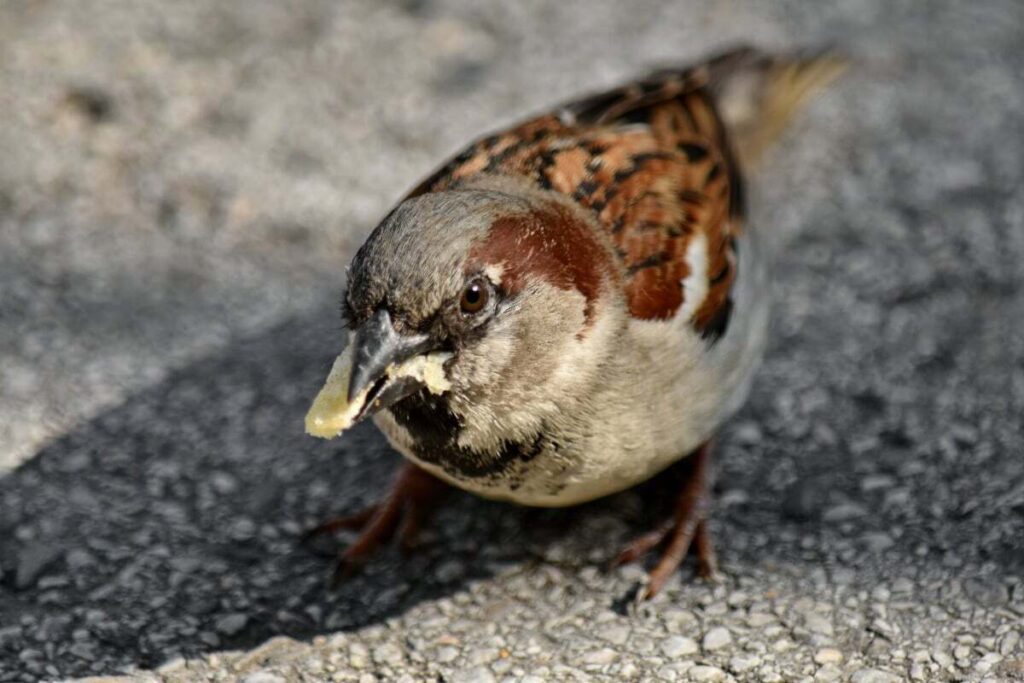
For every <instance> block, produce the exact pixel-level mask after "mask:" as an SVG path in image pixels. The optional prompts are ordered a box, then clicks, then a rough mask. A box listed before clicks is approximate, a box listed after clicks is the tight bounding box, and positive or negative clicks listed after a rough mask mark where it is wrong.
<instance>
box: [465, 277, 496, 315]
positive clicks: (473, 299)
mask: <svg viewBox="0 0 1024 683" xmlns="http://www.w3.org/2000/svg"><path fill="white" fill-rule="evenodd" d="M489 298H490V293H489V292H488V288H487V284H486V283H485V282H484V281H483V280H480V279H476V280H473V281H472V282H470V283H469V284H468V285H466V288H465V289H464V290H462V298H461V299H460V300H459V308H460V309H462V312H463V313H467V314H469V315H472V314H474V313H479V312H480V311H482V310H483V308H484V306H486V305H487V300H488V299H489Z"/></svg>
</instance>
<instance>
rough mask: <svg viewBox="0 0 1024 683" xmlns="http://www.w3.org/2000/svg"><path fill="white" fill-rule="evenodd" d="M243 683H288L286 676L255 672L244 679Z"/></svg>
mask: <svg viewBox="0 0 1024 683" xmlns="http://www.w3.org/2000/svg"><path fill="white" fill-rule="evenodd" d="M242 683H287V681H286V680H285V678H284V676H279V675H278V674H276V673H273V672H271V671H255V672H253V673H251V674H248V675H247V676H245V677H243V678H242Z"/></svg>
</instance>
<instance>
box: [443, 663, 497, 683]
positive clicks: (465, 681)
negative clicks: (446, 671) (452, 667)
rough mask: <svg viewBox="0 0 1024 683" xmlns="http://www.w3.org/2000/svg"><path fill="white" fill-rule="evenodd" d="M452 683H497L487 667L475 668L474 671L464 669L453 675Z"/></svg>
mask: <svg viewBox="0 0 1024 683" xmlns="http://www.w3.org/2000/svg"><path fill="white" fill-rule="evenodd" d="M447 680H450V681H451V682H452V683H495V680H496V679H495V678H494V674H492V673H491V671H490V669H488V668H487V667H486V666H475V667H473V668H472V669H463V670H462V671H457V672H455V673H454V674H452V675H451V677H450V678H448V679H447Z"/></svg>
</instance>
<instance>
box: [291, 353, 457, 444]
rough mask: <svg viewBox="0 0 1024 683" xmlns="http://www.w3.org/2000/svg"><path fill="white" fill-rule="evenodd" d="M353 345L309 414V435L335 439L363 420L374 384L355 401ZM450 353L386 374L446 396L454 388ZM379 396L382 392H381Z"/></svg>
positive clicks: (336, 365) (424, 356)
mask: <svg viewBox="0 0 1024 683" xmlns="http://www.w3.org/2000/svg"><path fill="white" fill-rule="evenodd" d="M352 348H353V347H352V345H351V344H349V345H348V346H347V347H345V350H344V351H342V352H341V355H340V356H338V358H337V359H336V360H335V361H334V365H333V367H331V372H330V374H328V375H327V380H326V381H325V382H324V386H323V388H322V389H320V393H318V394H317V396H316V398H315V399H314V400H313V405H312V406H310V408H309V412H308V413H306V433H307V434H309V435H311V436H317V437H320V438H321V439H333V438H334V437H336V436H340V435H341V433H342V432H344V431H345V430H346V429H348V428H349V427H351V426H352V425H353V424H355V423H356V422H357V421H358V420H359V418H360V417H361V413H362V411H363V407H364V406H365V404H366V399H367V396H368V395H369V393H370V391H371V390H372V389H373V385H372V384H371V385H370V386H367V387H366V388H365V389H363V390H362V391H361V392H360V393H359V394H358V395H357V396H356V397H355V398H354V399H353V400H352V401H351V402H349V400H348V386H349V382H350V379H351V376H352ZM451 357H452V354H450V353H444V352H437V353H428V354H422V355H419V356H413V357H412V358H410V359H408V360H406V361H403V362H402V363H399V364H397V365H389V366H388V369H387V370H386V371H385V374H386V376H387V380H388V382H389V383H390V382H393V381H394V380H396V379H399V378H403V377H407V378H410V379H414V380H416V381H418V382H420V383H421V384H423V385H424V386H425V387H426V388H427V390H428V391H430V393H432V394H443V393H444V392H446V391H448V390H449V389H450V388H451V383H450V382H449V381H448V378H447V377H446V376H445V372H444V364H445V362H446V361H447V360H448V359H449V358H451ZM377 393H379V392H377Z"/></svg>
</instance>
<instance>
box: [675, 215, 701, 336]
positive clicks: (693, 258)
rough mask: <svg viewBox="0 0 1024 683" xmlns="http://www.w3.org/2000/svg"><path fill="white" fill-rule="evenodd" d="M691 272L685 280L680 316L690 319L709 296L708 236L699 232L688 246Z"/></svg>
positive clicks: (687, 252)
mask: <svg viewBox="0 0 1024 683" xmlns="http://www.w3.org/2000/svg"><path fill="white" fill-rule="evenodd" d="M686 265H687V266H688V267H689V269H690V274H689V275H687V276H686V278H685V279H684V280H683V305H682V307H681V308H680V309H679V313H678V318H679V319H681V320H689V319H690V318H691V317H693V314H694V313H696V312H697V309H698V308H700V305H701V304H702V303H704V299H706V298H707V296H708V238H707V237H705V236H704V235H703V234H697V235H695V236H694V238H693V239H692V240H691V241H690V243H689V244H688V245H687V246H686Z"/></svg>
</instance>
